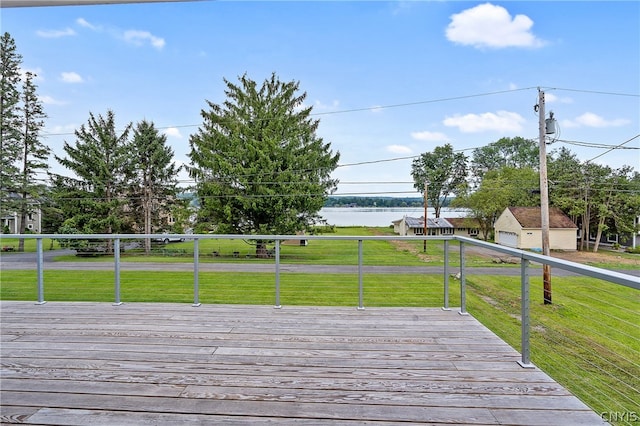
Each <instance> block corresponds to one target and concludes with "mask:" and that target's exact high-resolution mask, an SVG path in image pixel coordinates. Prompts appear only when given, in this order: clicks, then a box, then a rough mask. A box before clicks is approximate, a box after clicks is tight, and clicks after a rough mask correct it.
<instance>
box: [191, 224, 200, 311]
mask: <svg viewBox="0 0 640 426" xmlns="http://www.w3.org/2000/svg"><path fill="white" fill-rule="evenodd" d="M191 306H193V307H194V308H197V307H198V306H200V240H199V239H198V237H196V238H195V239H194V240H193V305H191Z"/></svg>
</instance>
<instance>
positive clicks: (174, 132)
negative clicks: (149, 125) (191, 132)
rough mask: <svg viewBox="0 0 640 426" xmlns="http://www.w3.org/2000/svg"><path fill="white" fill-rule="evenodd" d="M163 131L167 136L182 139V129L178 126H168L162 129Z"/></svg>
mask: <svg viewBox="0 0 640 426" xmlns="http://www.w3.org/2000/svg"><path fill="white" fill-rule="evenodd" d="M162 133H164V134H165V135H167V136H171V137H174V138H179V139H182V134H181V133H180V129H178V128H177V127H167V128H166V129H164V130H163V131H162Z"/></svg>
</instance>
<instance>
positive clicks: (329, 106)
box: [313, 99, 340, 111]
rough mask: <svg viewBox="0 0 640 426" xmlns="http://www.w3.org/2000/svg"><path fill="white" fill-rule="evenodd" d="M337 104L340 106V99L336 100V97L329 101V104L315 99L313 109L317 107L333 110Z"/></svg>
mask: <svg viewBox="0 0 640 426" xmlns="http://www.w3.org/2000/svg"><path fill="white" fill-rule="evenodd" d="M339 106H340V101H338V100H337V99H334V100H333V102H331V103H330V104H325V103H323V102H322V101H315V102H314V103H313V108H314V109H319V110H323V111H333V110H335V109H337V108H338V107H339Z"/></svg>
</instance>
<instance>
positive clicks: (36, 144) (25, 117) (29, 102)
mask: <svg viewBox="0 0 640 426" xmlns="http://www.w3.org/2000/svg"><path fill="white" fill-rule="evenodd" d="M34 77H35V74H33V73H31V72H27V73H26V74H25V78H24V83H23V86H22V108H21V112H22V118H21V124H22V133H21V135H20V139H21V140H20V142H21V162H20V163H21V164H20V180H19V181H18V188H17V193H18V195H19V198H18V202H19V208H18V211H19V212H20V230H19V233H20V234H24V233H25V230H26V223H27V215H28V214H30V213H33V212H34V211H36V210H37V209H39V208H40V207H39V204H40V198H41V195H42V194H43V192H44V184H43V183H40V182H39V178H38V174H41V173H44V172H45V171H46V170H48V168H49V166H48V163H47V160H48V158H49V152H50V150H49V148H48V147H47V146H46V145H44V144H43V143H42V142H41V141H40V131H41V130H42V128H43V127H44V118H46V116H47V115H46V114H45V112H44V109H43V108H42V102H41V101H40V100H39V99H38V95H37V94H36V85H35V83H34V82H33V79H34ZM41 231H42V230H41V229H39V230H38V232H41ZM18 250H19V251H23V250H24V239H20V241H19V243H18Z"/></svg>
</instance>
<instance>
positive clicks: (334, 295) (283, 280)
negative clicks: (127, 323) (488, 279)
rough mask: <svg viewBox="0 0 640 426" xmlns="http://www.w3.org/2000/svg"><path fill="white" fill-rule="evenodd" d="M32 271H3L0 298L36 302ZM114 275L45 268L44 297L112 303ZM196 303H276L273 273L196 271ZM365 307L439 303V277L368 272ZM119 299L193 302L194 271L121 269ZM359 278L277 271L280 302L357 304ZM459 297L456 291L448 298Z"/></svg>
mask: <svg viewBox="0 0 640 426" xmlns="http://www.w3.org/2000/svg"><path fill="white" fill-rule="evenodd" d="M35 281H36V273H35V271H5V272H3V274H2V288H1V289H0V298H1V299H2V300H37V298H38V295H37V289H36V286H35V285H34V282H35ZM114 281H115V279H114V274H113V272H110V271H93V272H91V273H90V274H88V273H87V272H86V271H59V270H46V271H44V282H45V283H46V284H45V299H46V300H47V301H65V302H75V301H95V302H113V301H114V297H115V285H114ZM198 281H199V301H200V302H202V303H221V304H259V305H269V304H273V303H274V302H275V278H274V274H273V273H248V272H243V273H224V272H201V273H200V274H199V280H198ZM363 288H364V295H365V298H364V303H365V305H368V306H439V305H441V304H442V299H443V291H442V277H441V276H436V275H421V274H393V275H390V274H370V275H365V276H364V278H363ZM120 293H121V300H123V301H127V302H167V303H190V302H193V300H194V281H193V274H192V273H190V272H170V271H169V272H167V271H162V272H160V271H122V272H121V273H120ZM358 294H359V291H358V278H357V275H354V274H321V275H319V274H306V273H281V276H280V301H281V303H282V304H286V305H317V306H357V305H358ZM451 297H458V298H459V292H458V290H457V289H452V296H451Z"/></svg>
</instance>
